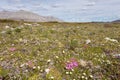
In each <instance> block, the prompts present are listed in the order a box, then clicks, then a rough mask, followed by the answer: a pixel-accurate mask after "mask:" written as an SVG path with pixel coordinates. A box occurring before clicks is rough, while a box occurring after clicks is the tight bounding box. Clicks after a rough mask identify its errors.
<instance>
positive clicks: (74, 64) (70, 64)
mask: <svg viewBox="0 0 120 80" xmlns="http://www.w3.org/2000/svg"><path fill="white" fill-rule="evenodd" d="M75 67H78V62H77V61H76V60H75V59H70V61H69V62H67V63H66V69H67V70H72V69H73V68H75Z"/></svg>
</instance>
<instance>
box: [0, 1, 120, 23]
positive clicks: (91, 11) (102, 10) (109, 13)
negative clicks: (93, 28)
mask: <svg viewBox="0 0 120 80" xmlns="http://www.w3.org/2000/svg"><path fill="white" fill-rule="evenodd" d="M3 10H8V11H16V10H26V11H31V12H34V13H37V14H39V15H43V16H54V17H57V18H59V19H61V20H64V21H67V22H92V21H104V22H107V21H113V20H117V19H120V0H1V1H0V11H3Z"/></svg>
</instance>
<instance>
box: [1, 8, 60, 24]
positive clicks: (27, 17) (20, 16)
mask: <svg viewBox="0 0 120 80" xmlns="http://www.w3.org/2000/svg"><path fill="white" fill-rule="evenodd" d="M0 19H8V20H18V21H19V20H24V21H30V22H54V21H56V22H62V20H60V19H58V18H55V17H52V16H41V15H38V14H36V13H33V12H30V11H25V10H19V11H1V12H0Z"/></svg>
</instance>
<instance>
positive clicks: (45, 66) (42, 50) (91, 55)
mask: <svg viewBox="0 0 120 80" xmlns="http://www.w3.org/2000/svg"><path fill="white" fill-rule="evenodd" d="M7 25H8V26H7ZM106 37H108V38H110V39H114V40H116V41H112V40H106V39H105V38H106ZM73 63H76V64H73ZM69 65H71V66H70V67H71V69H68V68H67V67H68V66H69ZM119 79H120V24H118V23H107V24H106V23H79V24H78V23H71V24H70V23H26V22H14V21H8V22H7V21H1V22H0V80H119Z"/></svg>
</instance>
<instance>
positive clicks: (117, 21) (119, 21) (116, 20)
mask: <svg viewBox="0 0 120 80" xmlns="http://www.w3.org/2000/svg"><path fill="white" fill-rule="evenodd" d="M112 22H119V23H120V20H115V21H112Z"/></svg>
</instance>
